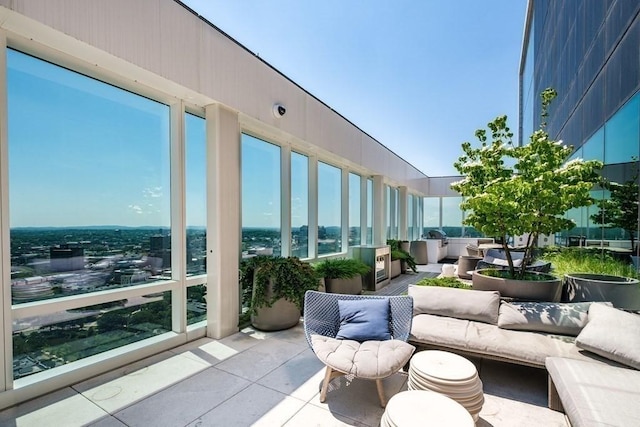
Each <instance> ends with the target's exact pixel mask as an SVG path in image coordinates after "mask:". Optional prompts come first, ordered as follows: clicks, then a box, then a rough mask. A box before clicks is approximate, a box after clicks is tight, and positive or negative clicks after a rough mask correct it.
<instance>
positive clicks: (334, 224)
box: [318, 162, 342, 255]
mask: <svg viewBox="0 0 640 427" xmlns="http://www.w3.org/2000/svg"><path fill="white" fill-rule="evenodd" d="M341 217H342V171H341V170H340V169H339V168H337V167H335V166H331V165H329V164H327V163H323V162H318V255H326V254H332V253H338V252H340V251H341V250H342V220H341Z"/></svg>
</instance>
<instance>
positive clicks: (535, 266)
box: [476, 248, 551, 273]
mask: <svg viewBox="0 0 640 427" xmlns="http://www.w3.org/2000/svg"><path fill="white" fill-rule="evenodd" d="M523 259H524V252H518V251H511V260H512V261H513V266H514V267H516V268H518V267H520V266H521V265H522V260H523ZM508 266H509V263H508V261H507V256H506V254H505V252H504V250H500V249H496V248H491V249H488V250H487V251H486V252H485V254H484V257H483V258H482V260H481V261H479V262H478V264H477V266H476V269H477V270H479V269H481V268H499V269H506V268H507V267H508ZM527 270H529V271H535V272H538V273H548V272H549V271H550V270H551V263H550V262H546V261H534V262H532V263H531V264H529V265H527Z"/></svg>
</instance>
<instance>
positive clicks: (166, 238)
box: [149, 234, 171, 270]
mask: <svg viewBox="0 0 640 427" xmlns="http://www.w3.org/2000/svg"><path fill="white" fill-rule="evenodd" d="M149 258H150V261H151V265H152V267H153V269H154V270H162V269H166V268H171V235H170V234H169V235H159V234H156V235H155V236H151V237H150V238H149Z"/></svg>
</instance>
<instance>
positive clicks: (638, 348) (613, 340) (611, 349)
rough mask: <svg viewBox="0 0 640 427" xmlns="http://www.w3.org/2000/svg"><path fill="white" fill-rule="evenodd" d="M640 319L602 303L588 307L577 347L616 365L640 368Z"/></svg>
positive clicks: (577, 340)
mask: <svg viewBox="0 0 640 427" xmlns="http://www.w3.org/2000/svg"><path fill="white" fill-rule="evenodd" d="M638 331H640V316H639V315H637V314H633V313H627V312H625V311H622V310H618V309H617V308H613V307H609V306H606V305H604V304H599V303H595V304H591V307H589V322H588V323H587V325H586V326H585V327H584V329H582V332H580V334H579V335H578V337H577V338H576V345H577V346H578V347H580V348H583V349H585V350H588V351H591V352H593V353H596V354H599V355H600V356H603V357H606V358H608V359H611V360H615V361H616V362H620V363H622V364H625V365H627V366H631V367H633V368H636V369H640V333H639V332H638Z"/></svg>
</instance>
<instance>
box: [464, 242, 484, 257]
mask: <svg viewBox="0 0 640 427" xmlns="http://www.w3.org/2000/svg"><path fill="white" fill-rule="evenodd" d="M466 249H467V254H469V256H477V257H482V254H481V253H480V248H479V247H478V246H477V245H472V244H471V243H469V244H468V245H467V246H466Z"/></svg>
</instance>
